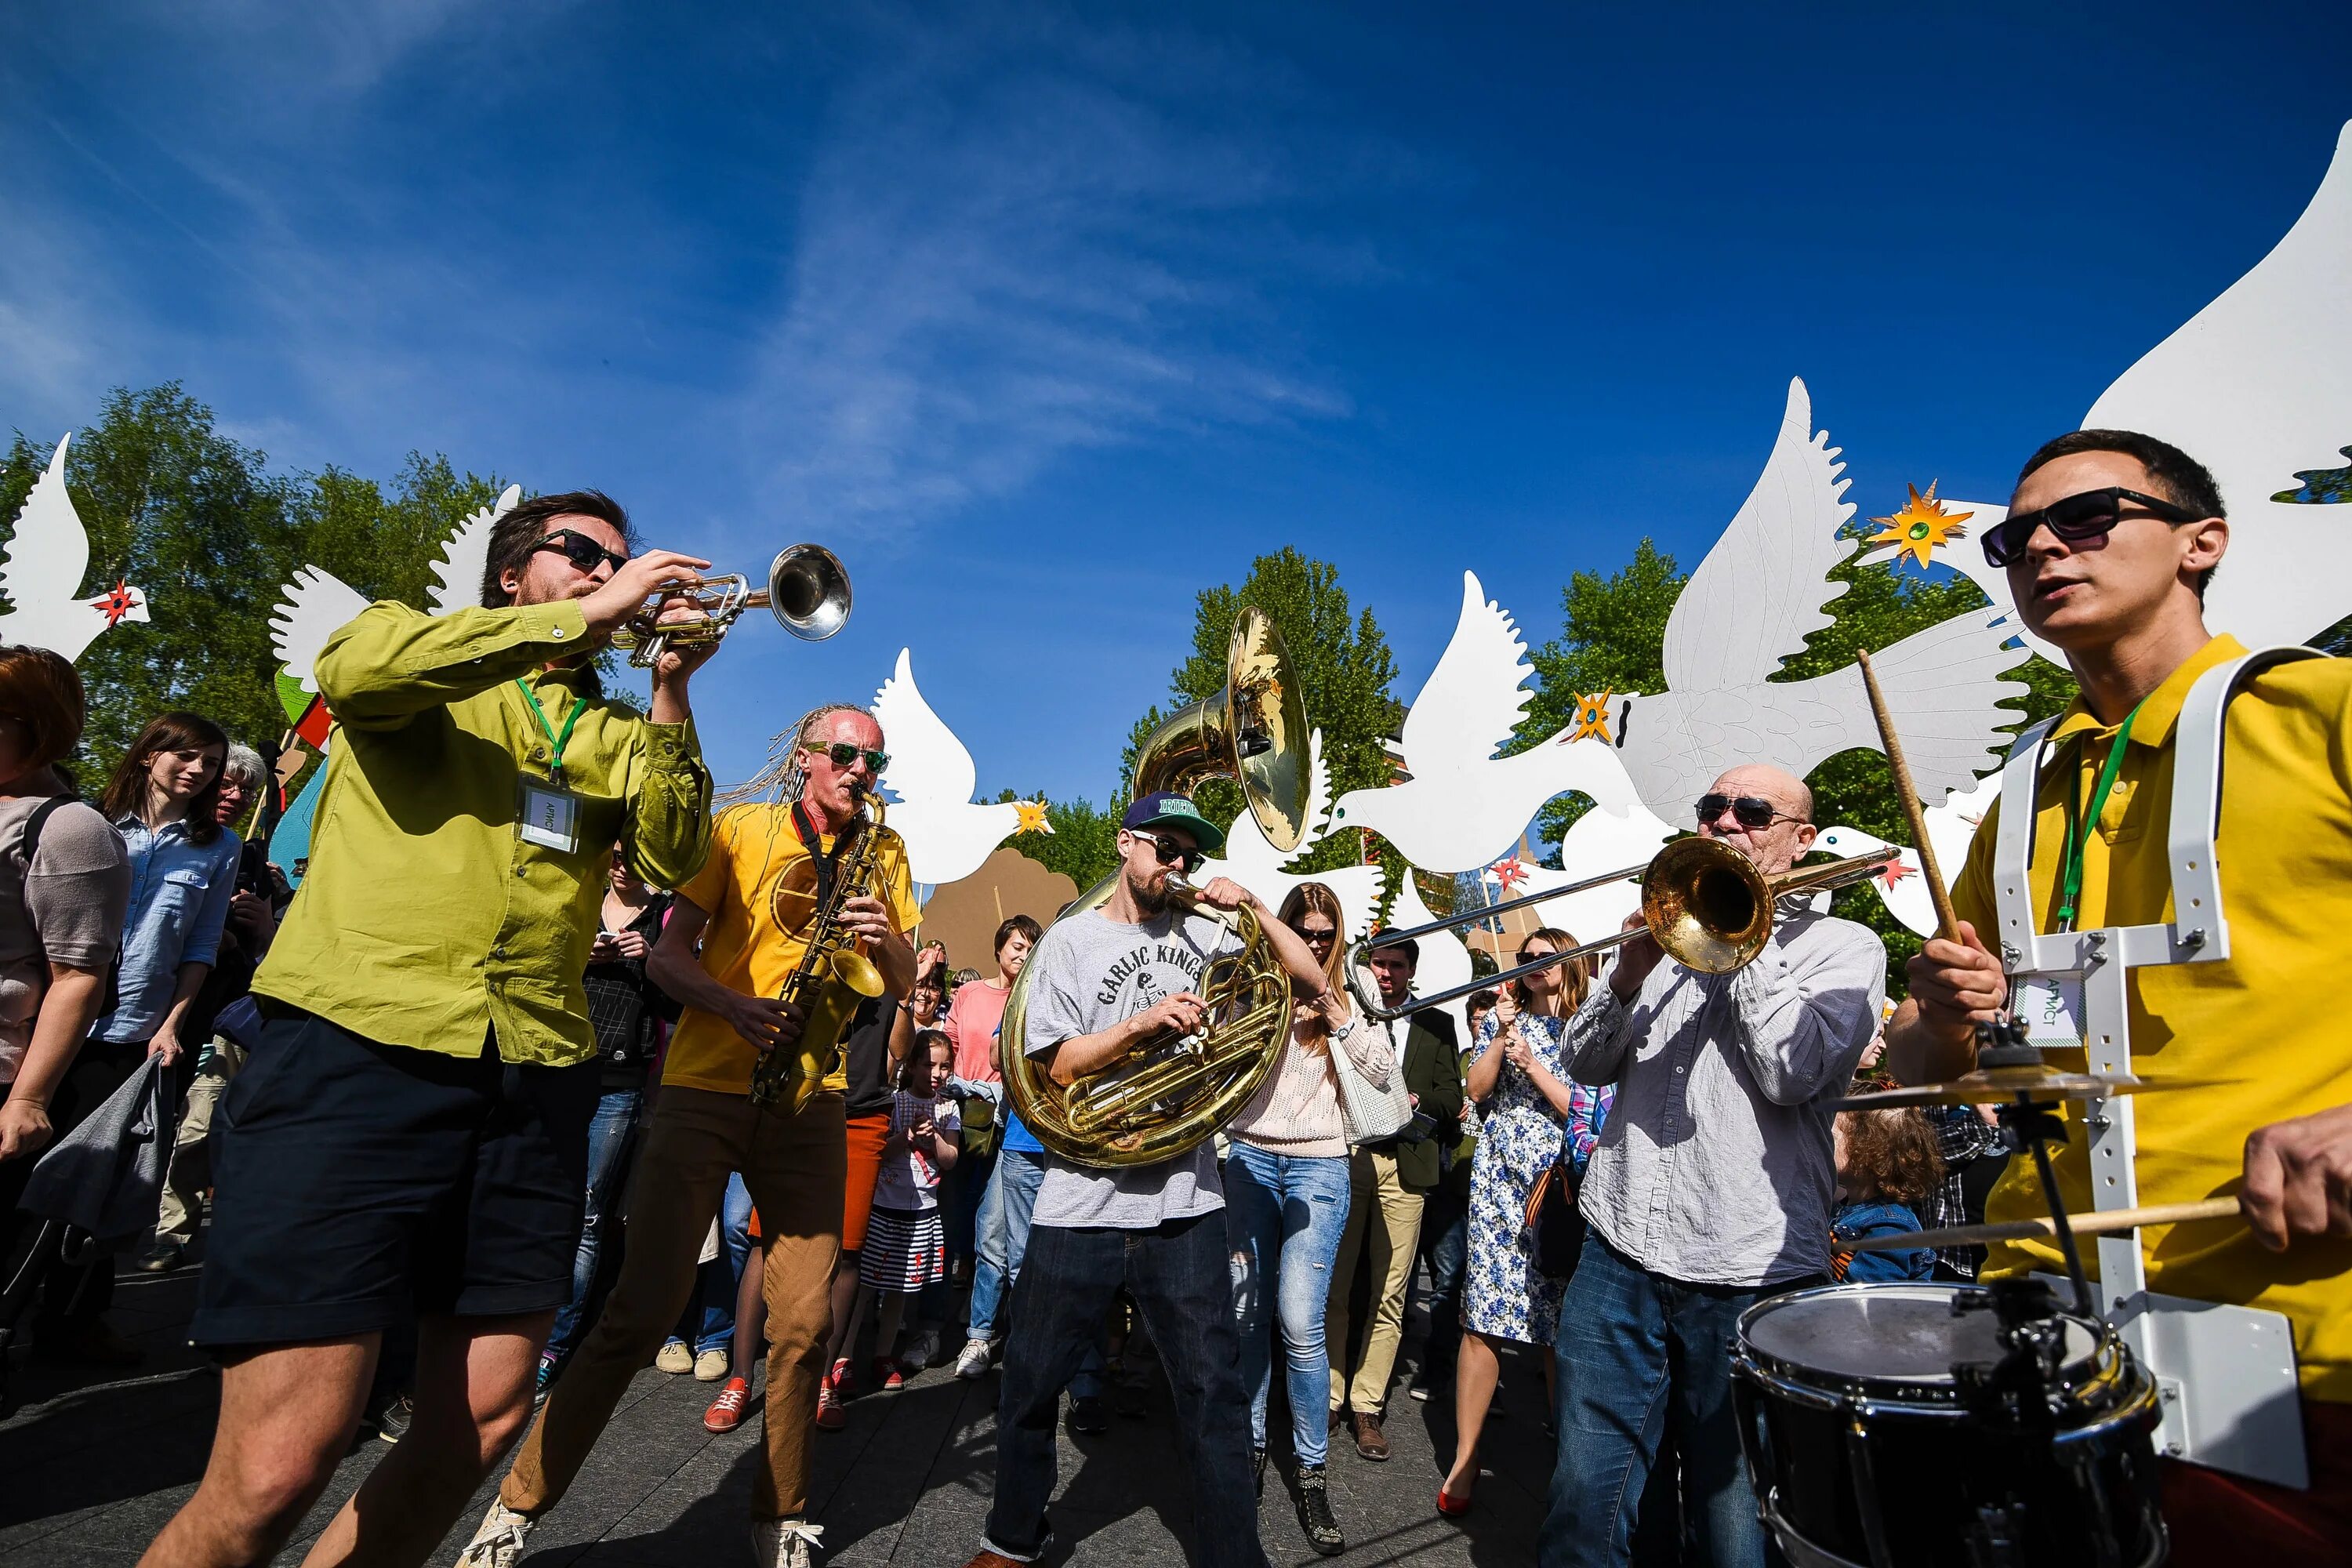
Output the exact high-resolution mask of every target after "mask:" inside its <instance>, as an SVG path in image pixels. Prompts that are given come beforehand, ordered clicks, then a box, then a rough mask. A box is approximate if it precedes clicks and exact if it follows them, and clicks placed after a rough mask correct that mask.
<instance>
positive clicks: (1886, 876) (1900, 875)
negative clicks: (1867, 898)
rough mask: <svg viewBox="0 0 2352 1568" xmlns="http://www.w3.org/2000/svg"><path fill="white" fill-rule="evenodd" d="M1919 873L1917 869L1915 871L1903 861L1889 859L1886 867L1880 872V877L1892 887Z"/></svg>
mask: <svg viewBox="0 0 2352 1568" xmlns="http://www.w3.org/2000/svg"><path fill="white" fill-rule="evenodd" d="M1917 875H1918V873H1917V872H1916V871H1914V870H1913V869H1912V868H1910V867H1908V866H1906V865H1905V864H1904V863H1903V862H1902V861H1900V860H1889V861H1888V862H1887V863H1886V865H1885V868H1883V869H1882V870H1880V872H1879V873H1878V879H1879V880H1880V881H1882V882H1884V883H1885V884H1886V885H1887V886H1888V887H1890V888H1891V887H1893V886H1895V883H1897V882H1899V881H1901V880H1902V879H1904V878H1906V877H1916V876H1917Z"/></svg>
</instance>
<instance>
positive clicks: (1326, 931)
mask: <svg viewBox="0 0 2352 1568" xmlns="http://www.w3.org/2000/svg"><path fill="white" fill-rule="evenodd" d="M1290 929H1291V930H1292V931H1297V933H1298V934H1299V936H1300V937H1302V938H1304V939H1305V940H1306V941H1307V942H1337V941H1339V928H1338V927H1336V926H1303V925H1298V924H1296V923H1294V924H1293V925H1292V926H1291V928H1290Z"/></svg>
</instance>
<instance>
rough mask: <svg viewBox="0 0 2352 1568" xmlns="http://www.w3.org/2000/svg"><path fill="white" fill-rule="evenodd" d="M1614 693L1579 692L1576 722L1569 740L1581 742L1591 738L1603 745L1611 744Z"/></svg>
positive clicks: (1569, 734)
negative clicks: (1610, 733) (1611, 708)
mask: <svg viewBox="0 0 2352 1568" xmlns="http://www.w3.org/2000/svg"><path fill="white" fill-rule="evenodd" d="M1615 695H1616V693H1615V692H1613V691H1600V692H1592V691H1585V692H1579V693H1578V694H1577V699H1576V722H1575V724H1574V725H1573V726H1572V727H1570V730H1569V732H1568V738H1569V739H1570V740H1571V741H1581V740H1583V739H1585V738H1586V737H1588V736H1590V737H1591V738H1592V739H1593V740H1596V741H1599V742H1601V743H1602V744H1603V745H1606V744H1608V742H1609V699H1610V698H1612V697H1613V696H1615Z"/></svg>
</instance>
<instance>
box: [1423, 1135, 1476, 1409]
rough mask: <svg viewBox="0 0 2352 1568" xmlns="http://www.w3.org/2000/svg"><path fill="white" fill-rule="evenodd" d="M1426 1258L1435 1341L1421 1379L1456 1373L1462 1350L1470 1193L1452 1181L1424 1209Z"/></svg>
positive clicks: (1431, 1338)
mask: <svg viewBox="0 0 2352 1568" xmlns="http://www.w3.org/2000/svg"><path fill="white" fill-rule="evenodd" d="M1421 1257H1422V1261H1423V1263H1425V1264H1427V1265H1428V1266H1429V1295H1428V1296H1427V1297H1426V1298H1425V1299H1424V1300H1423V1306H1425V1307H1427V1308H1428V1309H1429V1342H1428V1344H1427V1345H1425V1346H1424V1347H1423V1350H1422V1352H1421V1381H1422V1382H1423V1384H1431V1383H1443V1382H1445V1381H1446V1380H1448V1379H1450V1378H1451V1377H1453V1375H1454V1362H1455V1360H1456V1359H1457V1358H1458V1357H1459V1356H1460V1354H1461V1351H1462V1279H1463V1275H1464V1272H1465V1270H1466V1269H1467V1268H1468V1267H1469V1264H1470V1194H1469V1193H1468V1192H1467V1191H1466V1190H1461V1191H1457V1190H1456V1189H1455V1188H1454V1186H1453V1185H1452V1184H1451V1182H1450V1180H1449V1181H1442V1182H1440V1183H1438V1184H1437V1185H1436V1186H1435V1187H1433V1188H1432V1189H1431V1190H1430V1194H1429V1201H1428V1202H1427V1203H1426V1204H1425V1205H1423V1208H1422V1211H1421Z"/></svg>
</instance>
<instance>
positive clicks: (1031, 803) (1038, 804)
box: [1013, 800, 1054, 833]
mask: <svg viewBox="0 0 2352 1568" xmlns="http://www.w3.org/2000/svg"><path fill="white" fill-rule="evenodd" d="M1013 810H1015V811H1017V812H1019V813H1020V814H1021V826H1018V827H1016V828H1014V829H1013V832H1015V833H1051V832H1053V831H1054V825H1053V824H1052V823H1050V822H1048V821H1046V820H1045V803H1044V802H1043V801H1035V800H1016V801H1014V802H1013Z"/></svg>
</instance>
